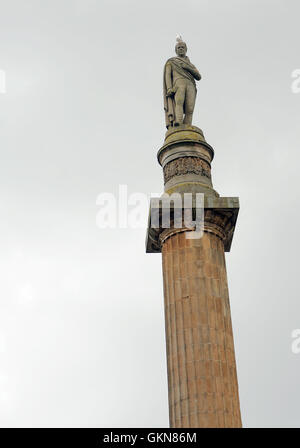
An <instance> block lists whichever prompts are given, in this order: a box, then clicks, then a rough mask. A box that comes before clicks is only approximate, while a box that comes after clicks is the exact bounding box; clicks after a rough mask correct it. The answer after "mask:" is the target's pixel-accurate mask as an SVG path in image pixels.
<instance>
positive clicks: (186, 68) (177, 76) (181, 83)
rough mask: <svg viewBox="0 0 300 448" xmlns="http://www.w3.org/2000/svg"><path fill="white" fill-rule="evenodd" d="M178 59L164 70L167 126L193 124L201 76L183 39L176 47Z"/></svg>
mask: <svg viewBox="0 0 300 448" xmlns="http://www.w3.org/2000/svg"><path fill="white" fill-rule="evenodd" d="M175 51H176V54H177V57H174V58H170V59H168V60H167V62H166V64H165V69H164V109H165V114H166V126H167V128H169V127H170V126H180V125H181V124H192V118H193V112H194V107H195V100H196V93H197V89H196V83H195V79H196V80H197V81H199V80H200V79H201V75H200V73H199V72H198V70H197V69H196V67H195V66H194V65H193V64H191V62H190V60H189V58H188V57H187V56H186V52H187V46H186V43H185V42H183V41H182V39H181V37H179V38H177V43H176V46H175Z"/></svg>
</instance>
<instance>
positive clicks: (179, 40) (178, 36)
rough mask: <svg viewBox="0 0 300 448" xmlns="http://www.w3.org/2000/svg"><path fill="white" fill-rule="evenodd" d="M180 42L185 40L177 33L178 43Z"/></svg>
mask: <svg viewBox="0 0 300 448" xmlns="http://www.w3.org/2000/svg"><path fill="white" fill-rule="evenodd" d="M179 42H183V40H182V37H181V36H180V34H177V36H176V43H177V44H179Z"/></svg>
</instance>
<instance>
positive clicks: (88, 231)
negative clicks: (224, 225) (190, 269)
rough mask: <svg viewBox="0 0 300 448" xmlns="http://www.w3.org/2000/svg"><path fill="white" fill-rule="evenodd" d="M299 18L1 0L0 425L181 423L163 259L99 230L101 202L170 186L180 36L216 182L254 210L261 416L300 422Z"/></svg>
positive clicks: (247, 315)
mask: <svg viewBox="0 0 300 448" xmlns="http://www.w3.org/2000/svg"><path fill="white" fill-rule="evenodd" d="M299 16H300V3H299V1H298V0H280V1H279V0H259V1H258V0H226V1H224V0H186V1H185V2H182V1H178V0H173V1H169V0H167V1H164V2H162V1H153V0H152V1H151V2H149V1H147V2H146V1H141V0H139V1H136V0H134V1H133V0H132V1H130V0H126V1H112V0H109V1H104V0H97V1H96V0H34V1H33V0H27V1H26V2H25V1H23V0H9V1H3V0H2V1H0V70H3V71H4V72H5V75H6V93H5V94H4V93H2V94H0V148H1V161H0V181H1V188H0V198H1V209H0V210H1V219H0V223H1V224H0V226H1V233H0V268H1V277H0V426H97V427H105V426H110V427H117V426H119V427H139V426H144V427H166V426H168V399H167V376H166V359H165V339H164V316H163V286H162V272H161V256H160V255H157V254H147V255H146V254H145V249H144V240H145V229H118V228H116V229H106V230H103V229H99V228H98V227H97V226H96V215H97V212H98V210H99V206H97V205H96V198H97V196H98V195H99V194H100V193H102V192H113V193H116V194H117V192H118V186H119V184H126V185H128V192H129V194H130V193H133V192H142V193H147V194H149V193H150V192H157V193H160V192H162V190H163V177H162V170H161V168H160V167H159V165H158V163H157V161H156V152H157V150H158V148H159V147H160V146H161V145H162V142H163V139H164V133H165V128H164V114H163V102H162V71H163V65H164V62H165V60H166V59H167V58H169V57H171V56H172V55H173V54H174V44H175V37H176V35H177V34H178V33H179V34H181V35H182V36H183V38H184V40H185V41H186V42H187V44H188V55H189V57H190V59H191V61H192V62H193V63H194V64H195V65H196V66H197V67H198V68H199V71H200V73H201V74H202V80H201V81H200V82H199V84H198V97H197V104H196V110H195V114H194V124H195V125H197V126H199V127H200V128H202V129H203V131H204V134H205V136H206V139H207V141H208V142H209V143H210V144H211V145H212V146H213V147H214V149H215V159H214V162H213V181H214V187H215V188H216V190H217V191H218V192H219V193H220V194H221V195H222V196H239V197H240V203H241V210H240V214H239V218H238V223H237V227H236V232H235V236H234V241H233V245H232V250H231V252H230V253H229V254H227V256H226V258H227V270H228V280H229V291H230V301H231V310H232V320H233V326H234V336H235V347H236V359H237V368H238V378H239V387H240V399H241V410H242V418H243V424H244V426H245V427H253V426H258V427H260V426H271V427H276V426H295V427H299V426H300V410H299V401H300V388H299V381H298V379H299V369H300V353H299V354H294V353H292V350H291V344H292V338H291V332H292V331H293V330H294V329H297V328H300V297H299V249H300V247H299V236H298V233H299V232H298V227H299V217H300V211H299V209H298V206H299V192H300V188H299V163H300V154H299V141H300V127H299V123H300V93H299V94H296V93H292V91H291V84H292V78H291V74H292V72H293V70H295V69H299V68H300V57H299ZM146 220H147V216H146V215H145V225H146Z"/></svg>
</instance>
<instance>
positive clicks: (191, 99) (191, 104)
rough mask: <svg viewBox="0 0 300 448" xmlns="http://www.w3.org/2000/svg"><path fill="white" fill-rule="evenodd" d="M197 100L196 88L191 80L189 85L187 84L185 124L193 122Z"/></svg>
mask: <svg viewBox="0 0 300 448" xmlns="http://www.w3.org/2000/svg"><path fill="white" fill-rule="evenodd" d="M195 101H196V89H195V86H194V85H193V84H192V83H191V82H189V83H188V85H187V86H186V94H185V117H184V120H183V123H184V124H192V119H193V112H194V108H195Z"/></svg>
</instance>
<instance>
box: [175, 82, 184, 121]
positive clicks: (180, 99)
mask: <svg viewBox="0 0 300 448" xmlns="http://www.w3.org/2000/svg"><path fill="white" fill-rule="evenodd" d="M183 81H184V80H183ZM176 89H177V90H176V93H175V126H179V125H181V124H182V123H183V104H184V99H185V82H181V80H179V81H178V82H177V86H176Z"/></svg>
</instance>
